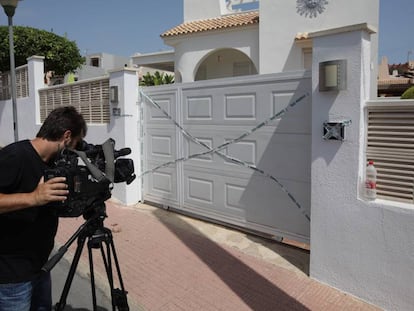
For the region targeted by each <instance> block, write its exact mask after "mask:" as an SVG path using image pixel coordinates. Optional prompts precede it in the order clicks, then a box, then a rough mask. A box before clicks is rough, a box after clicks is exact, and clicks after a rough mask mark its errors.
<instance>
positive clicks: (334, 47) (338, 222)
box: [310, 29, 414, 310]
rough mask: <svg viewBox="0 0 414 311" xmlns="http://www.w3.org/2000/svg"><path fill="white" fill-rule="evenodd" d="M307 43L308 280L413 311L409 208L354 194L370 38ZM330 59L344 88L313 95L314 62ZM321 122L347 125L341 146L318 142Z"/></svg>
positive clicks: (412, 217)
mask: <svg viewBox="0 0 414 311" xmlns="http://www.w3.org/2000/svg"><path fill="white" fill-rule="evenodd" d="M344 30H345V29H344ZM348 30H349V29H348ZM313 44H314V46H313V49H314V50H313V70H312V72H313V74H312V88H313V97H312V174H311V175H312V183H311V187H312V188H311V190H312V192H311V193H312V195H311V211H312V216H311V262H310V275H311V277H312V278H315V279H317V280H319V281H321V282H324V283H327V284H329V285H330V286H333V287H336V288H339V289H340V290H343V291H345V292H348V293H351V294H353V295H355V296H358V297H360V298H362V299H364V300H366V301H368V302H371V303H373V304H375V305H377V306H380V307H382V308H384V309H386V310H413V306H414V286H413V280H414V239H413V236H414V225H413V224H414V209H413V205H412V204H399V203H393V202H387V201H381V200H376V201H375V202H368V201H365V200H364V198H363V196H362V193H360V192H361V191H360V189H361V180H362V176H363V175H364V168H365V163H364V162H365V161H364V158H365V156H364V150H365V126H366V122H365V114H364V113H365V110H364V108H365V103H366V99H367V98H368V96H369V94H368V93H369V92H368V90H369V85H370V81H369V77H370V66H369V60H370V53H371V51H370V35H369V34H368V32H367V31H364V30H363V29H361V30H359V31H358V30H355V31H351V32H347V31H345V32H342V33H336V34H331V35H327V34H325V35H324V34H321V33H319V34H316V35H315V37H314V38H313ZM331 59H346V60H347V62H348V66H347V71H348V80H347V82H348V87H347V90H345V91H340V92H334V91H331V92H319V90H318V86H319V73H318V71H319V63H320V62H322V61H326V60H331ZM327 120H329V121H332V120H351V121H352V124H351V125H349V126H347V127H345V137H346V140H345V141H344V142H339V141H326V140H323V139H322V124H323V122H324V121H327Z"/></svg>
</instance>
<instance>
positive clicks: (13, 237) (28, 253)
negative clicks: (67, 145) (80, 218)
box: [0, 140, 58, 284]
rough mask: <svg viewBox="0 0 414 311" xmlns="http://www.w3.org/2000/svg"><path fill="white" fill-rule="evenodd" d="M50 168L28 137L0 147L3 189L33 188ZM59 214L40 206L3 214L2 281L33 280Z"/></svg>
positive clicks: (0, 220) (0, 241)
mask: <svg viewBox="0 0 414 311" xmlns="http://www.w3.org/2000/svg"><path fill="white" fill-rule="evenodd" d="M46 168H49V167H48V165H47V164H46V163H45V162H43V161H42V159H41V158H40V156H39V155H38V153H37V152H36V150H35V149H34V148H33V146H32V144H31V143H30V141H29V140H24V141H20V142H17V143H13V144H10V145H8V146H6V147H5V148H3V149H1V150H0V193H5V194H9V193H24V192H32V191H33V190H34V189H35V188H36V187H37V185H38V183H39V180H40V178H41V177H42V176H43V171H44V170H45V169H46ZM57 225H58V218H57V216H56V215H55V213H54V212H53V210H52V209H51V208H49V207H45V206H39V207H32V208H27V209H22V210H18V211H14V212H10V213H3V214H0V284H1V283H3V284H4V283H17V282H24V281H29V280H32V279H33V278H34V277H35V276H36V275H38V274H39V272H40V270H41V268H42V266H43V265H44V264H45V263H46V261H47V259H48V256H49V254H50V252H51V251H52V248H53V243H54V237H55V235H56V230H57Z"/></svg>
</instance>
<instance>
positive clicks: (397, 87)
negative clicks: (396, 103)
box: [378, 57, 414, 97]
mask: <svg viewBox="0 0 414 311" xmlns="http://www.w3.org/2000/svg"><path fill="white" fill-rule="evenodd" d="M411 86H414V61H409V62H408V63H405V64H398V65H396V64H393V65H389V64H388V59H387V57H383V58H382V60H381V63H380V64H379V66H378V96H379V97H390V96H398V97H400V96H401V95H402V94H403V93H404V92H405V90H407V89H408V88H410V87H411Z"/></svg>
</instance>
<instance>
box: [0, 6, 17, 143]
mask: <svg viewBox="0 0 414 311" xmlns="http://www.w3.org/2000/svg"><path fill="white" fill-rule="evenodd" d="M18 2H19V0H0V4H1V6H2V7H3V9H4V12H5V13H6V15H7V17H8V19H9V46H10V77H11V96H12V105H13V130H14V141H17V140H18V138H19V134H18V129H17V103H16V100H17V99H16V98H17V92H16V69H15V64H14V40H13V15H14V11H15V10H16V7H17V3H18Z"/></svg>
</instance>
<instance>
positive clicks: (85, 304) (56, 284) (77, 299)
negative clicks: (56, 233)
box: [51, 258, 112, 311]
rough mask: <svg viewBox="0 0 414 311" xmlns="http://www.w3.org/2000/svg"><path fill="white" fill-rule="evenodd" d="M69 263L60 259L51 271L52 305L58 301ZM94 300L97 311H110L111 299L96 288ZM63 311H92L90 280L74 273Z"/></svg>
mask: <svg viewBox="0 0 414 311" xmlns="http://www.w3.org/2000/svg"><path fill="white" fill-rule="evenodd" d="M69 268H70V262H69V261H68V260H67V259H65V258H62V259H61V260H60V261H59V263H58V264H57V265H56V266H55V267H54V268H53V269H52V271H51V274H52V298H53V305H55V304H56V303H57V302H58V301H59V300H60V296H61V293H62V290H63V287H64V284H65V281H66V278H67V275H68V273H69ZM96 300H97V306H98V308H97V310H98V311H110V310H112V304H111V299H110V298H108V297H107V296H106V295H105V293H104V292H103V291H102V290H101V289H100V288H99V287H98V286H96ZM64 310H65V311H88V310H93V307H92V292H91V283H90V280H89V279H88V278H86V277H84V276H82V273H76V274H75V276H74V278H73V282H72V284H71V286H70V290H69V294H68V297H67V299H66V307H65V309H64Z"/></svg>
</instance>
